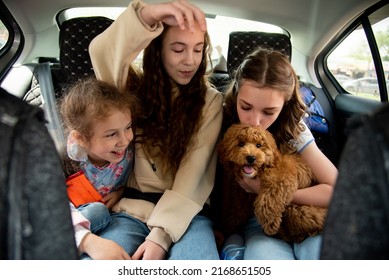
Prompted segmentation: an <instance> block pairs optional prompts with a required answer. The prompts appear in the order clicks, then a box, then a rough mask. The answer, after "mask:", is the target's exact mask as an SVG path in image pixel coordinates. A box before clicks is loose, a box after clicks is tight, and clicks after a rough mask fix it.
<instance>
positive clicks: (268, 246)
mask: <svg viewBox="0 0 389 280" xmlns="http://www.w3.org/2000/svg"><path fill="white" fill-rule="evenodd" d="M244 235H245V239H246V250H245V253H244V259H245V260H296V259H297V260H318V259H319V257H320V248H321V241H322V236H321V235H317V236H314V237H308V238H306V239H305V240H304V241H303V242H301V243H288V242H285V241H283V240H281V239H277V238H274V237H271V236H268V235H266V234H265V233H264V232H263V230H262V227H261V225H260V224H259V223H258V222H257V220H256V218H251V219H250V221H249V222H248V224H247V225H246V227H245V230H244Z"/></svg>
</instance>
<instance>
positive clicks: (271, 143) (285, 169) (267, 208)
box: [218, 124, 327, 242]
mask: <svg viewBox="0 0 389 280" xmlns="http://www.w3.org/2000/svg"><path fill="white" fill-rule="evenodd" d="M218 156H219V161H220V163H221V164H222V166H223V169H224V170H223V171H224V172H223V177H224V176H225V178H223V183H222V188H223V189H222V194H223V203H222V204H223V206H222V208H223V210H222V212H223V213H224V214H223V217H222V219H223V222H224V224H223V226H222V228H223V231H224V233H225V234H231V233H233V232H235V231H238V230H239V229H240V228H241V227H242V226H243V225H244V224H245V223H246V222H247V220H248V219H249V217H250V216H252V214H253V213H254V214H255V216H256V218H257V219H258V221H259V223H260V224H261V225H262V227H263V230H264V232H265V233H266V234H267V235H270V236H275V237H278V238H281V239H283V240H285V241H291V242H301V241H303V240H304V239H305V238H306V237H308V236H315V235H317V234H318V233H320V232H321V231H322V229H323V225H324V221H325V217H326V213H327V209H325V208H319V207H315V206H303V205H297V204H293V203H291V201H292V196H293V194H294V193H295V191H296V190H297V189H298V188H306V187H310V186H312V184H313V183H314V177H313V174H312V171H311V170H310V168H309V167H308V166H307V165H306V164H305V163H304V160H303V159H302V158H301V156H299V155H298V154H281V152H280V151H279V149H278V148H277V145H276V142H275V140H274V138H273V135H272V134H271V133H270V132H268V131H267V130H264V129H260V128H255V127H249V126H244V125H238V124H237V125H233V126H231V127H230V128H229V129H228V130H227V132H226V133H225V135H224V137H223V139H222V140H221V142H220V143H219V145H218ZM242 176H246V177H249V178H254V177H259V178H260V181H261V188H260V193H259V194H258V195H254V194H249V193H247V192H245V191H244V190H243V189H242V188H241V187H240V186H239V185H238V184H237V181H236V178H238V177H242Z"/></svg>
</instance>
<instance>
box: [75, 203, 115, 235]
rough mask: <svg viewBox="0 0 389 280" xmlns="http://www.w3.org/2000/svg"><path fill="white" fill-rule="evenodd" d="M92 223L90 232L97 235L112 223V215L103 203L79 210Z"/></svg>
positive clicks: (83, 206) (84, 206)
mask: <svg viewBox="0 0 389 280" xmlns="http://www.w3.org/2000/svg"><path fill="white" fill-rule="evenodd" d="M77 209H78V210H79V211H80V212H81V213H82V215H84V217H85V218H87V219H88V220H89V222H90V223H91V225H90V230H91V232H92V233H97V232H99V231H101V230H103V229H105V228H106V227H107V226H108V225H109V224H110V222H111V220H112V219H111V213H110V212H109V210H108V208H107V207H106V206H105V205H104V204H103V203H101V202H92V203H88V204H84V205H81V206H79V207H78V208H77Z"/></svg>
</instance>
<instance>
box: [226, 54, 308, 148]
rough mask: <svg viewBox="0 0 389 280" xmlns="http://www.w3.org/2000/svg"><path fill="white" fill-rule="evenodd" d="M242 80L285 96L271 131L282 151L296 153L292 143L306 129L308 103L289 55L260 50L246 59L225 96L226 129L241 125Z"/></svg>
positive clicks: (270, 128)
mask: <svg viewBox="0 0 389 280" xmlns="http://www.w3.org/2000/svg"><path fill="white" fill-rule="evenodd" d="M243 80H246V81H247V80H250V81H254V82H255V83H256V85H257V86H258V87H259V88H273V89H277V90H279V91H281V92H282V93H284V98H285V103H284V106H283V108H282V110H281V113H280V115H279V116H278V118H277V120H276V121H275V122H274V123H273V124H272V125H271V126H270V127H269V129H268V130H269V131H270V132H272V133H273V135H274V137H275V139H276V142H277V145H278V146H279V148H280V149H281V151H282V152H284V153H290V152H294V148H293V147H292V146H291V145H290V144H289V141H290V140H292V139H297V138H298V136H299V134H300V133H301V132H302V131H303V130H304V126H303V125H301V123H300V121H301V119H302V118H303V116H304V114H305V104H304V102H303V100H302V98H301V95H300V91H299V81H298V77H297V75H296V72H295V71H294V69H293V67H292V65H291V64H290V62H289V59H288V58H287V56H286V55H284V54H282V53H281V52H278V51H275V50H271V49H263V48H258V49H256V50H255V51H254V52H253V53H251V54H249V55H248V56H247V57H246V58H245V60H244V61H243V62H242V64H241V65H240V66H239V67H238V69H237V70H236V72H235V75H234V79H233V81H232V83H231V85H230V86H229V88H228V90H227V93H226V98H225V117H224V120H225V123H224V124H223V128H227V127H228V126H230V125H231V124H233V123H239V118H238V113H237V96H238V92H239V88H240V85H241V83H242V81H243Z"/></svg>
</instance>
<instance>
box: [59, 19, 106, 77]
mask: <svg viewBox="0 0 389 280" xmlns="http://www.w3.org/2000/svg"><path fill="white" fill-rule="evenodd" d="M112 22H113V20H111V19H109V18H106V17H79V18H73V19H69V20H67V21H65V22H63V23H62V25H61V29H60V34H59V45H60V54H59V57H60V59H59V61H60V66H61V69H62V71H63V74H64V76H65V77H66V79H67V82H68V83H72V82H74V81H76V80H79V79H81V78H85V77H88V76H91V75H94V72H93V67H92V63H91V60H90V57H89V52H88V48H89V44H90V42H91V41H92V39H93V38H95V37H96V36H97V35H99V34H100V33H101V32H103V31H104V30H105V29H106V28H107V27H108V26H110V25H111V23H112Z"/></svg>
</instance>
